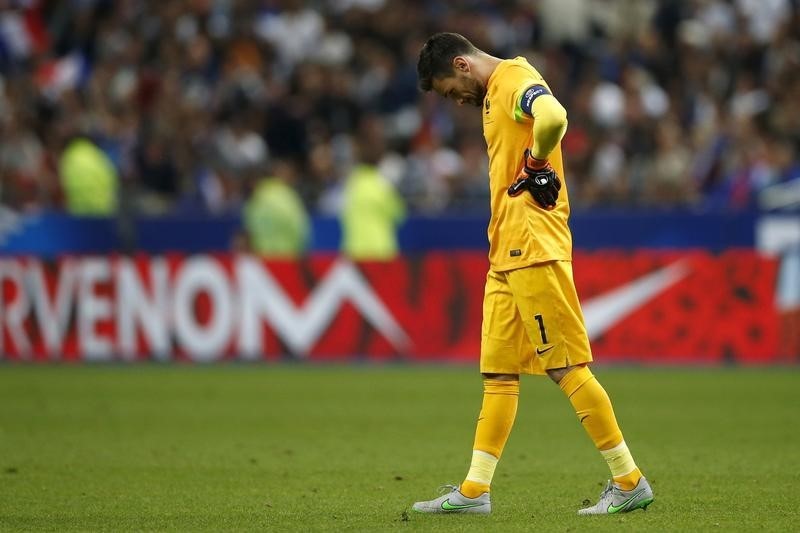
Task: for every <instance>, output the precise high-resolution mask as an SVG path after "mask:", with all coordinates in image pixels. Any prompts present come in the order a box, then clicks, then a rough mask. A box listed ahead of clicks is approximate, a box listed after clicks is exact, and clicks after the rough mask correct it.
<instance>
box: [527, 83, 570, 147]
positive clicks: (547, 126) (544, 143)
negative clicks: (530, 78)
mask: <svg viewBox="0 0 800 533" xmlns="http://www.w3.org/2000/svg"><path fill="white" fill-rule="evenodd" d="M539 87H541V88H544V87H542V86H541V85H540V86H539ZM534 90H535V87H534ZM523 98H524V95H523ZM523 112H525V109H523ZM530 115H531V116H532V117H533V146H532V147H531V149H530V152H531V156H532V157H534V158H535V159H538V160H539V161H546V160H547V157H548V156H549V155H550V152H552V151H553V149H554V148H555V147H556V145H557V144H558V143H559V142H560V141H561V138H562V137H564V133H566V131H567V110H566V109H564V106H562V105H561V103H560V102H559V101H558V100H556V97H555V96H553V95H552V94H550V93H549V92H548V93H547V94H542V95H540V96H539V97H538V98H536V99H534V100H533V102H532V104H531V106H530Z"/></svg>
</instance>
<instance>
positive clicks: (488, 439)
mask: <svg viewBox="0 0 800 533" xmlns="http://www.w3.org/2000/svg"><path fill="white" fill-rule="evenodd" d="M523 345H527V338H526V335H525V331H524V328H523V327H522V325H521V324H520V320H519V316H518V314H517V311H516V308H515V305H514V301H513V296H512V294H511V292H510V290H509V288H508V285H507V282H506V280H505V276H504V275H503V274H498V273H495V272H489V274H488V275H487V279H486V292H485V296H484V304H483V328H482V335H481V373H482V375H483V404H482V406H481V411H480V414H479V416H478V423H477V427H476V430H475V441H474V443H473V450H472V460H471V462H470V468H469V471H468V472H467V475H466V478H465V479H464V482H463V483H462V484H461V485H460V486H459V487H450V489H451V490H450V491H449V492H447V493H446V494H444V495H442V496H440V497H439V498H436V499H433V500H430V501H425V502H417V503H415V504H414V506H413V509H414V510H415V511H419V512H426V513H442V512H463V513H488V512H490V511H491V503H490V498H489V493H490V486H491V483H492V478H493V476H494V471H495V468H496V466H497V463H498V461H499V459H500V456H501V454H502V452H503V448H504V447H505V444H506V441H507V440H508V436H509V434H510V433H511V428H512V426H513V424H514V419H515V417H516V413H517V403H518V398H519V354H520V353H525V352H527V353H529V352H530V351H531V349H532V347H530V346H527V347H528V349H527V350H526V349H523V347H522V346H523Z"/></svg>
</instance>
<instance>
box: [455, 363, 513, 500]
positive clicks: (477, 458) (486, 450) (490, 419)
mask: <svg viewBox="0 0 800 533" xmlns="http://www.w3.org/2000/svg"><path fill="white" fill-rule="evenodd" d="M518 400H519V380H514V381H506V380H499V379H484V380H483V407H481V414H480V416H479V417H478V427H477V428H476V430H475V443H474V444H473V446H472V448H473V452H472V462H471V464H470V469H469V472H468V473H467V477H466V479H465V480H464V482H463V483H462V484H461V487H460V490H461V493H462V494H463V495H464V496H466V497H467V498H477V497H478V496H480V495H481V494H483V493H484V492H488V491H489V486H490V485H491V484H492V477H493V476H494V469H495V467H496V466H497V461H498V460H499V459H500V455H501V454H502V453H503V448H504V447H505V445H506V441H507V440H508V435H509V434H510V433H511V427H512V426H513V425H514V418H515V417H516V416H517V402H518Z"/></svg>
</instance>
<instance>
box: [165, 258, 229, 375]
mask: <svg viewBox="0 0 800 533" xmlns="http://www.w3.org/2000/svg"><path fill="white" fill-rule="evenodd" d="M201 293H206V294H207V295H208V297H209V300H210V303H211V318H210V321H209V322H208V323H207V324H200V323H199V321H198V319H197V316H196V315H195V306H194V304H195V300H196V299H197V296H198V295H200V294H201ZM172 300H173V302H172V304H173V320H174V324H175V334H176V336H177V338H178V342H179V343H180V345H181V346H182V347H183V348H185V349H186V352H187V354H188V355H189V357H191V358H192V359H194V360H195V361H201V362H210V361H214V360H216V359H219V358H220V357H222V356H223V355H224V353H223V352H224V350H225V348H226V347H227V345H228V342H229V341H230V338H231V330H232V327H233V323H234V316H233V304H232V301H231V300H232V295H231V287H230V284H229V283H228V279H227V275H226V274H225V272H224V271H223V269H222V268H221V267H220V266H219V264H218V263H217V262H216V261H214V260H213V259H211V258H207V257H202V256H201V257H192V258H189V259H187V260H186V261H185V262H184V263H183V268H181V269H180V270H179V271H178V273H177V276H176V279H175V286H174V294H173V298H172Z"/></svg>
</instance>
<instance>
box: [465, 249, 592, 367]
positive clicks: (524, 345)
mask: <svg viewBox="0 0 800 533" xmlns="http://www.w3.org/2000/svg"><path fill="white" fill-rule="evenodd" d="M591 360H592V350H591V348H590V347H589V336H588V335H587V334H586V326H585V325H584V322H583V313H582V312H581V306H580V303H579V302H578V294H577V292H576V291H575V282H574V280H573V278H572V263H571V262H570V261H551V262H548V263H541V264H537V265H533V266H529V267H525V268H520V269H516V270H509V271H507V272H495V271H493V270H489V273H488V274H487V275H486V292H485V293H484V296H483V326H482V328H481V365H480V366H481V372H482V373H489V374H546V370H548V369H553V368H564V367H566V366H570V365H577V364H580V363H588V362H591Z"/></svg>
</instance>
